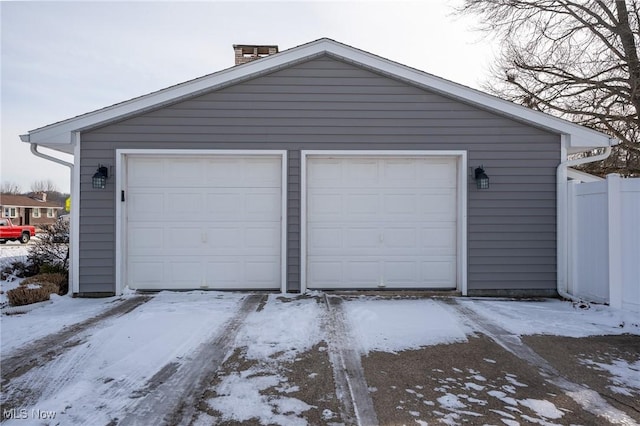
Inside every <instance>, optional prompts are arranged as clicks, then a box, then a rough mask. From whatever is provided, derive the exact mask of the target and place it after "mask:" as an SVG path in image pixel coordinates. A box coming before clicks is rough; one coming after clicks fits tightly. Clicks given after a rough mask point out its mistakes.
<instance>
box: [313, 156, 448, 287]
mask: <svg viewBox="0 0 640 426" xmlns="http://www.w3.org/2000/svg"><path fill="white" fill-rule="evenodd" d="M327 174H331V175H330V176H327ZM307 181H308V184H307V218H306V219H307V273H308V276H307V286H308V287H310V288H314V287H315V288H372V287H373V288H375V287H377V286H379V285H384V286H385V287H398V288H400V287H407V288H428V287H438V288H442V287H451V288H454V287H456V280H457V278H456V270H457V268H456V265H457V264H456V254H457V248H456V247H457V216H458V215H457V208H458V206H457V166H456V160H455V159H454V158H426V157H422V158H408V157H384V158H379V157H372V158H366V159H358V158H351V157H344V158H314V157H311V158H308V160H307ZM442 256H445V258H443V257H442ZM423 262H427V266H428V267H427V266H425V267H424V268H423V267H422V265H423ZM329 265H332V266H331V268H328V266H329ZM338 265H340V267H338ZM323 268H324V269H323ZM338 274H341V275H338Z"/></svg>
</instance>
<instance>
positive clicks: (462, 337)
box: [344, 298, 472, 354]
mask: <svg viewBox="0 0 640 426" xmlns="http://www.w3.org/2000/svg"><path fill="white" fill-rule="evenodd" d="M344 306H345V311H346V314H347V319H348V323H349V327H350V328H351V330H352V334H353V336H355V337H356V338H357V339H358V343H359V345H360V347H361V349H362V350H363V352H364V353H365V354H366V353H369V352H370V351H385V352H399V351H402V350H407V349H417V348H420V347H422V346H428V345H438V344H444V343H454V342H466V341H467V337H466V335H467V334H470V333H471V332H472V330H470V329H469V328H468V327H466V326H465V325H464V324H463V321H462V320H461V318H460V317H459V316H458V315H457V314H456V313H455V312H453V311H452V310H451V309H450V308H449V307H448V306H446V305H445V304H444V303H442V302H438V301H436V300H431V299H418V300H375V299H368V298H361V299H358V300H353V301H348V302H345V303H344Z"/></svg>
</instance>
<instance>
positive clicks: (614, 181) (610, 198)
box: [607, 173, 622, 309]
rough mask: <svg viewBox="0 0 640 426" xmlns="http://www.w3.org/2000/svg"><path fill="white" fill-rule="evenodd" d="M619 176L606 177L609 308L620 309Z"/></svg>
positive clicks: (620, 230) (613, 174)
mask: <svg viewBox="0 0 640 426" xmlns="http://www.w3.org/2000/svg"><path fill="white" fill-rule="evenodd" d="M620 187H621V185H620V175H618V174H615V173H612V174H609V175H607V222H608V228H609V229H608V244H609V306H611V307H613V308H617V309H622V224H621V219H622V212H621V207H622V203H621V192H620V190H621V188H620Z"/></svg>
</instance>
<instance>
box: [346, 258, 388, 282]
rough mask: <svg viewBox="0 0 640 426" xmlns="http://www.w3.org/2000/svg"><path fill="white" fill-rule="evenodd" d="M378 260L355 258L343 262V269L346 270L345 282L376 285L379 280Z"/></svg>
mask: <svg viewBox="0 0 640 426" xmlns="http://www.w3.org/2000/svg"><path fill="white" fill-rule="evenodd" d="M380 269H381V265H380V262H378V261H375V260H369V259H366V258H360V259H358V258H355V259H352V260H350V261H348V262H345V266H344V270H345V271H346V272H347V282H349V283H353V285H356V286H358V285H361V284H367V285H369V286H371V285H377V283H379V281H380V277H381V276H382V275H381V274H380Z"/></svg>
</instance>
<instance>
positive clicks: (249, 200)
mask: <svg viewBox="0 0 640 426" xmlns="http://www.w3.org/2000/svg"><path fill="white" fill-rule="evenodd" d="M279 194H280V189H279V188H278V189H276V188H266V189H263V190H261V191H258V190H252V191H249V192H247V193H246V194H244V210H245V217H246V218H247V219H252V218H256V219H260V220H264V219H271V220H276V221H279V220H280V198H279Z"/></svg>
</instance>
